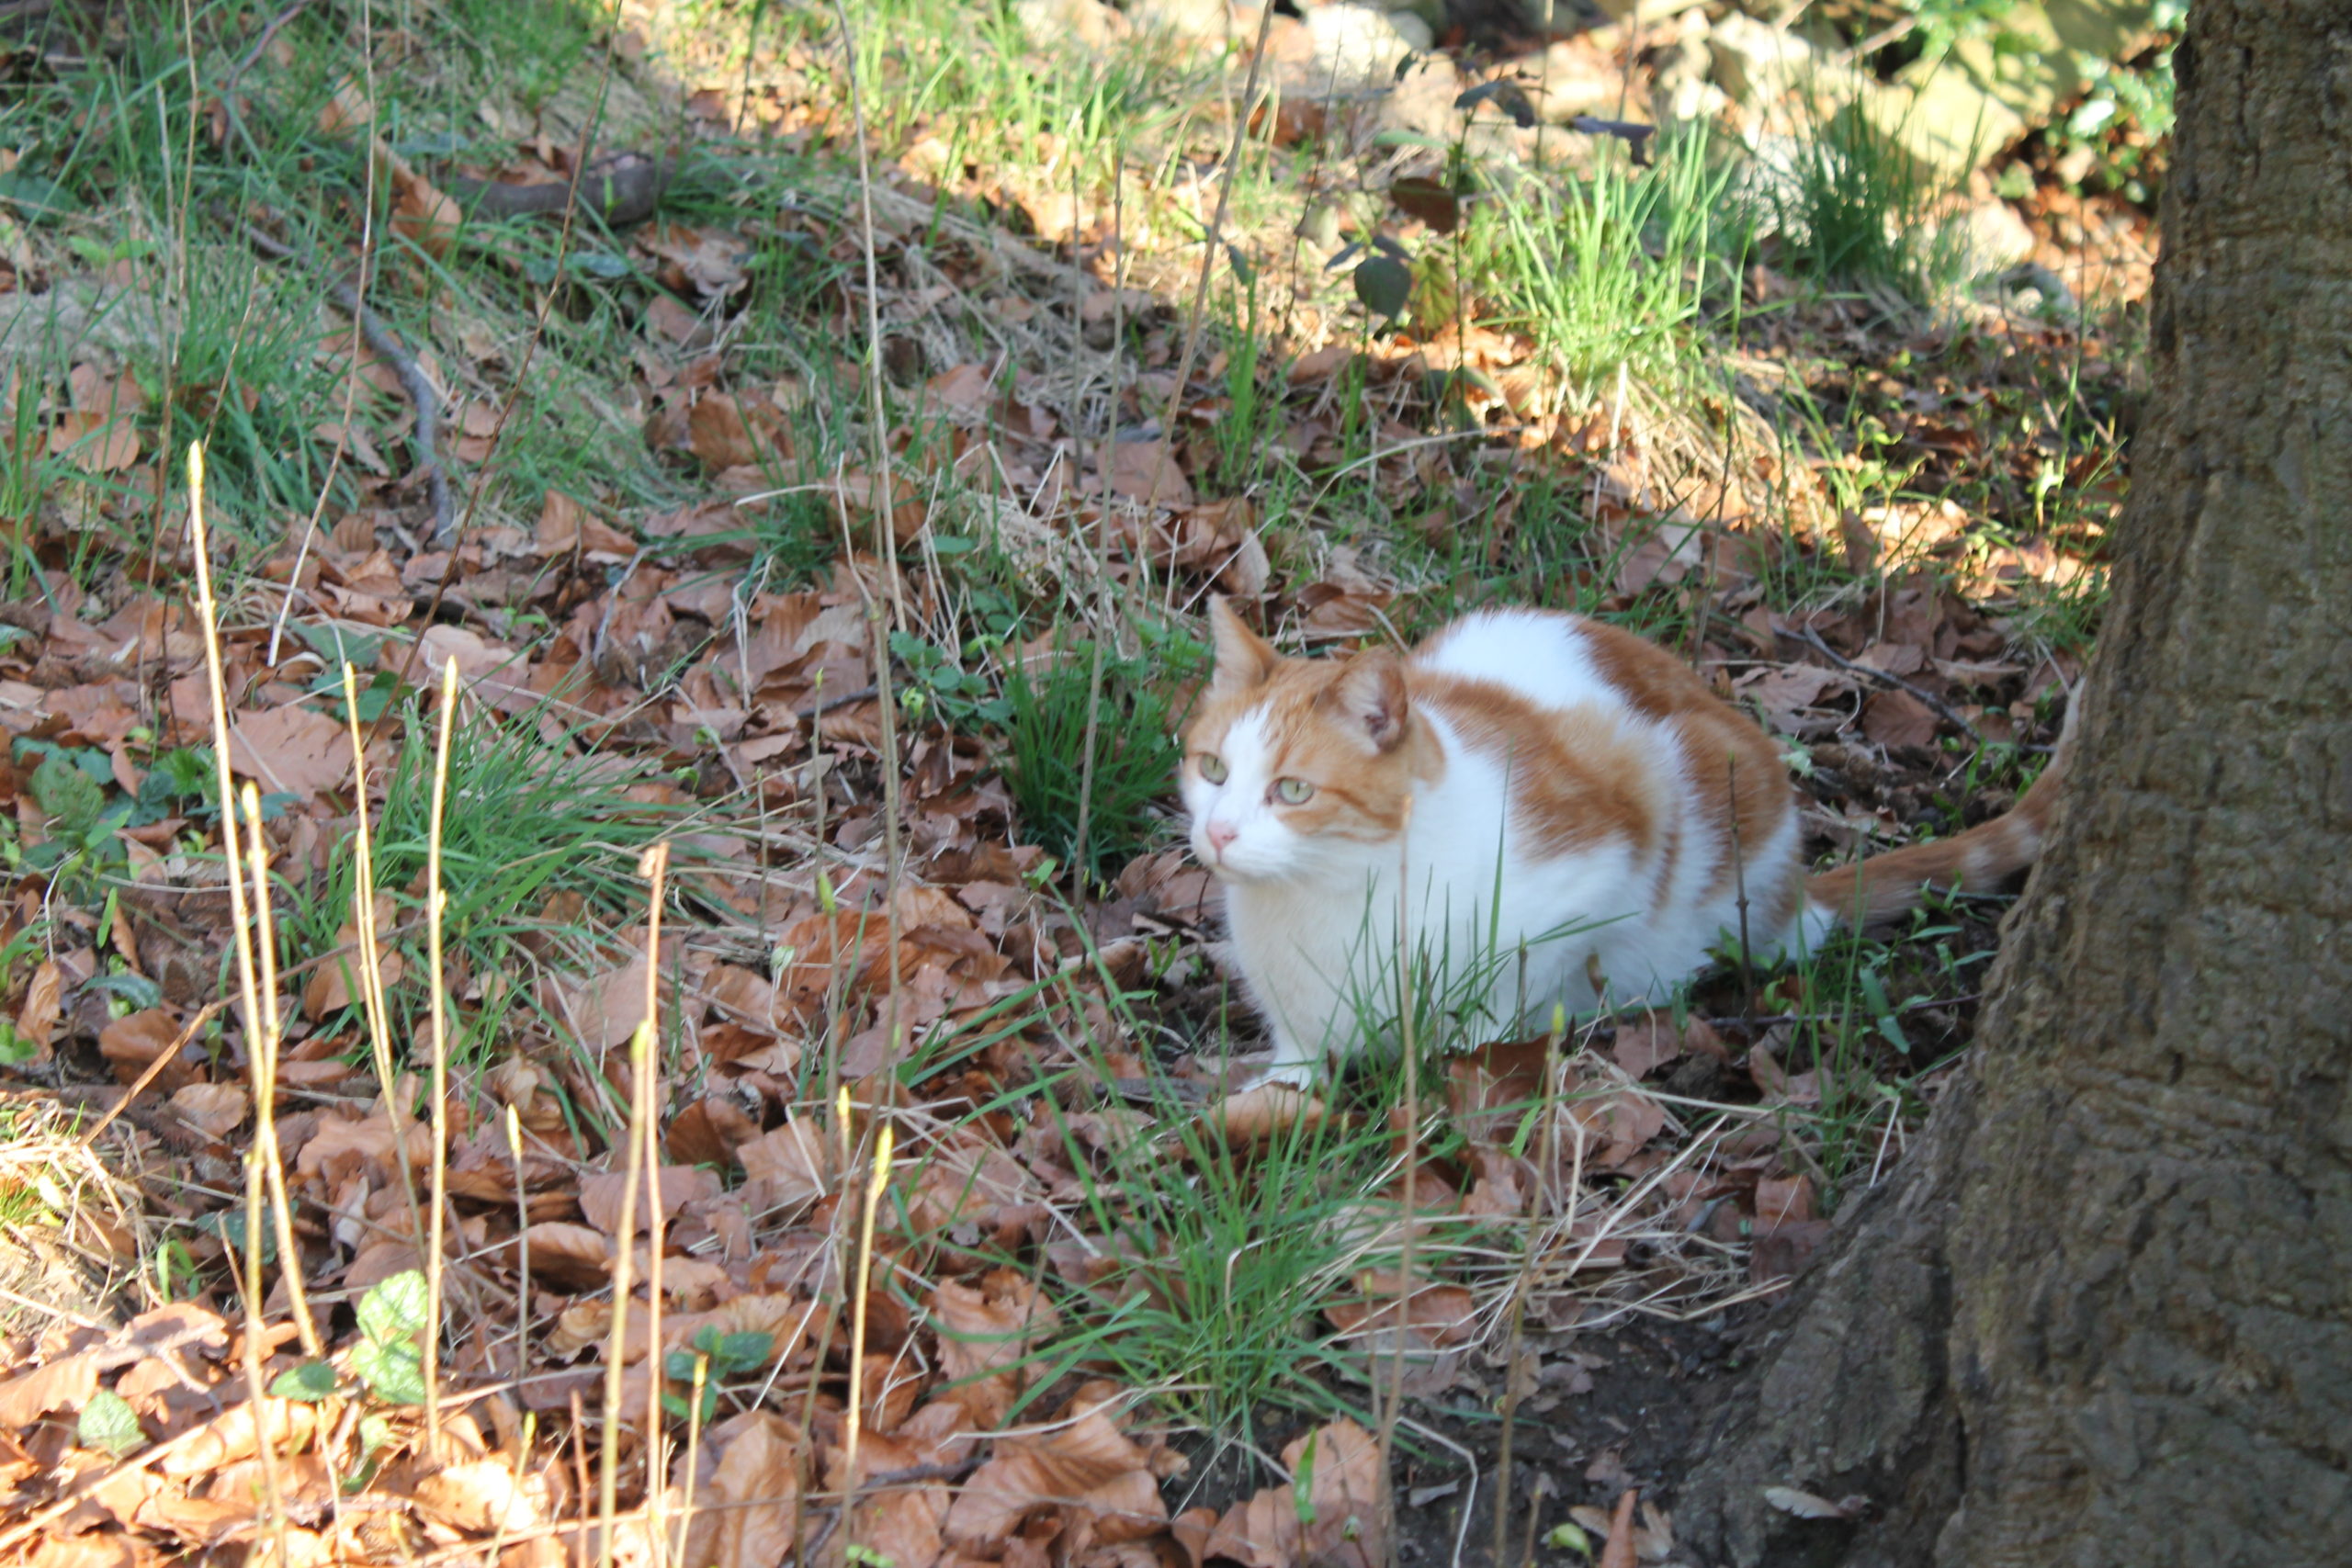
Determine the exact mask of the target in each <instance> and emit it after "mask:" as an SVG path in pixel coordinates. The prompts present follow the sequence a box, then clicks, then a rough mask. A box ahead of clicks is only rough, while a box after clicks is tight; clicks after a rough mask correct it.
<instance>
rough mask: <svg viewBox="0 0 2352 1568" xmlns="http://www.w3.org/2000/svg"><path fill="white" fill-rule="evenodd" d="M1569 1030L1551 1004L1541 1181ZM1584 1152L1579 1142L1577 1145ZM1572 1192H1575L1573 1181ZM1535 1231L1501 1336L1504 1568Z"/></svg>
mask: <svg viewBox="0 0 2352 1568" xmlns="http://www.w3.org/2000/svg"><path fill="white" fill-rule="evenodd" d="M1567 1032H1568V1010H1567V1009H1566V1007H1563V1006H1561V1005H1560V1004H1558V1003H1556V1002H1555V1003H1554V1004H1553V1006H1552V1027H1551V1030H1550V1031H1549V1032H1547V1033H1546V1034H1545V1035H1544V1078H1543V1083H1542V1087H1541V1088H1540V1089H1538V1090H1537V1098H1536V1114H1537V1115H1539V1116H1541V1117H1542V1118H1543V1127H1544V1139H1543V1143H1542V1145H1540V1153H1539V1155H1538V1169H1539V1171H1540V1172H1541V1175H1540V1176H1539V1178H1538V1180H1539V1183H1540V1181H1541V1180H1543V1179H1546V1178H1548V1177H1549V1176H1550V1175H1551V1172H1552V1161H1553V1159H1554V1157H1555V1156H1556V1155H1557V1154H1558V1152H1559V1111H1560V1104H1561V1095H1560V1092H1559V1082H1560V1042H1561V1040H1562V1038H1563V1037H1565V1036H1566V1033H1567ZM1579 1153H1581V1145H1579ZM1568 1190H1569V1191H1570V1193H1571V1194H1573V1193H1574V1192H1575V1190H1576V1188H1575V1186H1574V1184H1571V1185H1570V1187H1569V1189H1568ZM1534 1197H1535V1201H1536V1202H1537V1204H1538V1205H1539V1206H1540V1205H1541V1204H1542V1202H1543V1201H1544V1192H1543V1189H1542V1187H1541V1186H1540V1185H1539V1186H1538V1188H1537V1190H1536V1192H1535V1194H1534ZM1535 1240H1536V1235H1535V1232H1534V1230H1533V1228H1532V1227H1530V1229H1529V1232H1528V1236H1527V1249H1526V1251H1525V1252H1524V1253H1523V1254H1521V1258H1520V1264H1519V1280H1518V1282H1517V1283H1516V1284H1514V1285H1513V1286H1512V1287H1511V1292H1510V1328H1509V1330H1508V1332H1506V1333H1505V1335H1504V1337H1503V1408H1502V1427H1503V1429H1502V1436H1501V1438H1500V1439H1499V1440H1498V1443H1497V1444H1496V1448H1495V1546H1494V1552H1495V1559H1494V1568H1504V1561H1503V1553H1504V1552H1505V1551H1507V1550H1508V1549H1509V1545H1510V1462H1511V1452H1510V1450H1511V1438H1512V1436H1513V1434H1514V1433H1515V1432H1516V1431H1517V1429H1518V1426H1519V1401H1520V1396H1521V1394H1522V1393H1525V1392H1526V1388H1525V1379H1524V1377H1523V1376H1522V1375H1521V1370H1520V1348H1521V1345H1522V1344H1523V1343H1524V1337H1525V1334H1526V1329H1527V1290H1528V1284H1529V1281H1530V1280H1532V1279H1533V1278H1534V1274H1535V1252H1536V1247H1535Z"/></svg>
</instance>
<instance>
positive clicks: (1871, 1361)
mask: <svg viewBox="0 0 2352 1568" xmlns="http://www.w3.org/2000/svg"><path fill="white" fill-rule="evenodd" d="M2177 71H2178V76H2179V106H2180V118H2179V124H2178V129H2177V134H2176V141H2175V148H2174V161H2173V174H2172V178H2171V184H2170V186H2169V187H2168V188H2167V191H2166V194H2165V215H2164V250H2163V260H2162V262H2161V263H2160V265H2159V266H2158V268H2157V273H2156V282H2155V295H2154V305H2153V312H2152V320H2151V336H2152V349H2151V352H2152V371H2153V382H2154V390H2153V395H2152V398H2151V414H2150V419H2149V422H2148V424H2147V427H2146V428H2145V429H2144V431H2143V434H2141V436H2140V437H2139V440H2138V442H2137V444H2136V446H2135V447H2134V450H2133V453H2132V464H2133V478H2132V491H2131V499H2130V502H2128V504H2127V506H2126V508H2125V514H2124V517H2123V519H2122V522H2121V524H2120V527H2119V529H2118V547H2119V552H2120V558H2119V562H2118V567H2117V573H2116V592H2115V597H2114V600H2113V602H2112V604H2110V606H2109V611H2108V614H2107V618H2106V626H2105V631H2104V633H2103V635H2102V637H2101V640H2100V646H2099V650H2098V657H2097V659H2096V660H2095V661H2094V665H2093V669H2092V672H2091V677H2090V681H2089V684H2088V694H2087V701H2088V704H2089V706H2088V707H2087V709H2086V713H2085V716H2084V720H2083V724H2082V728H2081V730H2080V732H2079V735H2078V738H2077V739H2078V745H2079V751H2078V754H2077V756H2076V758H2075V768H2076V772H2075V775H2074V777H2073V778H2072V779H2071V780H2070V782H2069V784H2068V796H2067V799H2066V801H2065V803H2064V805H2063V806H2062V807H2061V809H2060V814H2059V820H2058V823H2057V827H2056V831H2055V833H2054V836H2053V839H2052V844H2051V846H2050V850H2049V852H2048V854H2047V855H2046V857H2045V859H2044V861H2043V863H2042V865H2041V870H2040V871H2039V872H2038V873H2037V874H2036V876H2035V879H2034V884H2033V886H2032V887H2031V888H2030V890H2029V892H2028V894H2027V897H2026V898H2025V900H2024V902H2023V903H2022V904H2021V905H2020V906H2019V908H2018V911H2017V913H2016V915H2015V917H2014V918H2013V919H2012V922H2011V926H2010V930H2009V932H2008V935H2007V942H2006V943H2005V947H2004V951H2003V953H2002V956H2001V958H2000V960H1999V962H1998V964H1997V965H1996V976H1995V978H1994V980H1993V987H1994V997H1993V999H1992V1000H1991V1001H1990V1002H1989V1003H1988V1005H1987V1008H1986V1010H1985V1022H1984V1027H1983V1030H1982V1032H1981V1035H1980V1042H1979V1043H1978V1045H1977V1048H1976V1051H1975V1054H1974V1058H1973V1066H1972V1068H1971V1072H1970V1075H1969V1076H1968V1077H1966V1078H1965V1080H1964V1081H1963V1082H1962V1084H1961V1085H1960V1086H1959V1087H1958V1088H1957V1089H1955V1090H1954V1092H1953V1093H1952V1094H1951V1096H1950V1097H1949V1098H1948V1099H1947V1100H1946V1101H1945V1103H1944V1104H1942V1105H1941V1106H1939V1108H1938V1110H1937V1112H1936V1116H1935V1120H1934V1122H1933V1124H1932V1125H1931V1127H1930V1129H1929V1131H1928V1135H1927V1137H1926V1138H1925V1139H1924V1140H1923V1142H1922V1145H1921V1146H1920V1148H1919V1151H1918V1153H1917V1156H1916V1158H1915V1159H1914V1161H1913V1162H1912V1163H1911V1164H1910V1165H1908V1166H1907V1167H1905V1168H1903V1169H1901V1170H1900V1171H1898V1173H1897V1175H1896V1176H1895V1178H1894V1179H1893V1180H1891V1181H1890V1182H1889V1183H1888V1184H1887V1186H1886V1187H1885V1188H1883V1189H1882V1190H1880V1191H1878V1192H1876V1193H1874V1194H1871V1195H1870V1196H1869V1197H1867V1198H1865V1199H1864V1200H1862V1201H1860V1202H1857V1203H1855V1204H1854V1205H1852V1206H1851V1208H1850V1210H1849V1213H1848V1214H1847V1215H1845V1216H1844V1217H1843V1219H1842V1222H1841V1224H1840V1226H1839V1229H1838V1234H1837V1236H1836V1238H1835V1239H1834V1241H1833V1244H1832V1246H1831V1247H1830V1249H1829V1253H1828V1256H1827V1257H1826V1259H1825V1260H1824V1261H1823V1262H1822V1263H1821V1264H1819V1265H1817V1266H1816V1267H1815V1269H1814V1270H1813V1272H1812V1273H1811V1274H1810V1275H1809V1276H1808V1278H1807V1279H1806V1280H1805V1281H1804V1283H1803V1285H1802V1287H1801V1289H1800V1291H1799V1292H1798V1294H1797V1297H1796V1299H1794V1300H1793V1301H1792V1303H1790V1304H1789V1307H1788V1309H1787V1310H1786V1311H1785V1312H1784V1314H1782V1315H1781V1317H1779V1318H1778V1319H1777V1320H1776V1324H1775V1326H1774V1328H1773V1330H1772V1331H1771V1332H1770V1335H1769V1337H1766V1338H1765V1339H1764V1340H1763V1341H1762V1342H1761V1343H1760V1345H1759V1348H1758V1359H1757V1361H1756V1363H1755V1365H1754V1366H1753V1367H1752V1369H1751V1371H1750V1373H1749V1382H1748V1383H1747V1385H1746V1387H1745V1388H1744V1389H1743V1390H1741V1391H1739V1392H1740V1393H1742V1394H1752V1395H1753V1396H1754V1397H1753V1398H1746V1397H1741V1398H1738V1399H1737V1400H1736V1402H1735V1403H1734V1404H1731V1405H1729V1406H1728V1407H1727V1408H1729V1409H1730V1411H1731V1416H1730V1419H1729V1421H1728V1424H1727V1425H1725V1426H1724V1427H1721V1428H1720V1429H1719V1430H1718V1431H1717V1432H1715V1433H1714V1434H1713V1437H1712V1438H1711V1439H1710V1440H1709V1441H1708V1442H1707V1444H1706V1445H1705V1450H1704V1452H1703V1453H1702V1456H1701V1458H1700V1461H1699V1462H1698V1464H1697V1466H1696V1468H1695V1470H1694V1472H1693V1473H1692V1476H1691V1481H1690V1483H1688V1485H1687V1486H1686V1488H1685V1490H1684V1494H1683V1506H1682V1508H1681V1510H1680V1514H1679V1524H1678V1531H1677V1533H1678V1534H1679V1535H1680V1536H1681V1537H1682V1538H1683V1539H1684V1540H1685V1541H1686V1542H1689V1543H1691V1545H1692V1546H1693V1547H1694V1548H1695V1549H1696V1550H1697V1551H1698V1552H1699V1553H1700V1555H1701V1557H1702V1561H1710V1562H1712V1561H1719V1560H1720V1561H1727V1562H1736V1563H1739V1564H1743V1565H1752V1564H1757V1563H1775V1564H1777V1563H1854V1564H1881V1563H1883V1564H1888V1565H1890V1568H1896V1565H1899V1568H1915V1565H1918V1564H1930V1563H1932V1564H1951V1565H1958V1564H2016V1565H2018V1568H2053V1565H2060V1564H2094V1563H2115V1564H2119V1565H2120V1564H2131V1565H2132V1568H2143V1565H2145V1564H2148V1563H2162V1562H2196V1563H2199V1564H2212V1563H2237V1562H2245V1563H2263V1564H2266V1565H2267V1564H2287V1563H2295V1564H2304V1563H2309V1564H2323V1563H2331V1564H2332V1563H2347V1562H2352V1096H2347V1093H2346V1085H2347V1079H2352V930H2347V926H2352V5H2346V4H2345V3H2343V0H2267V3H2257V0H2196V4H2195V5H2194V6H2192V7H2191V8H2190V12H2189V18H2188V38H2187V39H2186V41H2185V42H2184V43H2183V44H2182V46H2181V49H2180V51H2179V53H2178V56H2177ZM1775 1485H1786V1486H1793V1487H1798V1488H1801V1489H1803V1490H1804V1491H1807V1492H1811V1493H1814V1494H1816V1495H1822V1496H1826V1497H1830V1498H1840V1497H1843V1496H1847V1495H1861V1496H1864V1497H1867V1498H1868V1499H1869V1500H1870V1505H1871V1506H1870V1508H1869V1509H1868V1510H1867V1511H1865V1512H1864V1513H1863V1514H1862V1517H1860V1519H1858V1520H1856V1521H1853V1522H1839V1521H1814V1522H1807V1521H1801V1520H1798V1519H1795V1518H1793V1517H1790V1516H1789V1515H1786V1514H1783V1513H1779V1512H1776V1511H1774V1510H1772V1509H1771V1508H1770V1507H1769V1506H1767V1505H1766V1504H1765V1503H1764V1501H1763V1498H1762V1489H1763V1488H1765V1487H1767V1486H1775Z"/></svg>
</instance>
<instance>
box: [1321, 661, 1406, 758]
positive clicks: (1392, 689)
mask: <svg viewBox="0 0 2352 1568" xmlns="http://www.w3.org/2000/svg"><path fill="white" fill-rule="evenodd" d="M1329 700H1330V701H1331V702H1333V703H1335V704H1336V705H1338V706H1339V709H1340V712H1341V713H1343V714H1345V715H1346V716H1348V718H1349V719H1350V720H1351V721H1352V722H1353V723H1355V724H1356V725H1357V726H1358V727H1360V728H1362V729H1363V735H1364V738H1365V739H1368V740H1370V741H1371V742H1372V747H1373V750H1375V751H1388V750H1395V749H1396V747H1397V743H1398V742H1400V741H1402V740H1403V739H1405V716H1406V696H1405V664H1404V660H1400V659H1398V658H1397V656H1396V655H1395V654H1394V653H1392V652H1390V651H1389V650H1388V649H1385V648H1378V649H1371V650H1370V651H1368V652H1364V653H1359V654H1357V655H1355V656H1354V657H1353V658H1351V659H1350V660H1348V667H1347V669H1346V670H1345V671H1343V672H1341V674H1340V678H1339V680H1338V681H1336V682H1333V683H1332V684H1331V686H1330V688H1329Z"/></svg>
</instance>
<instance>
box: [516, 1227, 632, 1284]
mask: <svg viewBox="0 0 2352 1568" xmlns="http://www.w3.org/2000/svg"><path fill="white" fill-rule="evenodd" d="M523 1250H524V1251H525V1252H526V1253H527V1254H529V1256H530V1259H531V1274H532V1277H533V1278H534V1279H538V1278H545V1279H548V1280H554V1281H555V1282H556V1283H558V1284H560V1285H567V1286H570V1287H571V1289H573V1290H581V1291H593V1290H594V1289H596V1288H597V1287H598V1286H600V1285H602V1284H604V1283H605V1280H606V1279H607V1277H608V1276H610V1274H611V1273H612V1268H613V1244H612V1242H611V1240H610V1239H608V1238H607V1237H606V1236H605V1233H604V1232H602V1231H600V1230H594V1229H591V1228H590V1227H589V1226H587V1225H575V1224H569V1223H567V1222H565V1221H562V1220H542V1221H540V1222H539V1223H538V1224H535V1225H533V1226H531V1227H530V1228H529V1229H528V1230H526V1231H525V1232H524V1233H523Z"/></svg>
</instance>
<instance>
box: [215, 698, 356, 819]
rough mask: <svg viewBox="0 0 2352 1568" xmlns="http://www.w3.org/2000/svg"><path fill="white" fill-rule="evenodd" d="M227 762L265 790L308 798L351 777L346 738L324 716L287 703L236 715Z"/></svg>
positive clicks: (341, 730)
mask: <svg viewBox="0 0 2352 1568" xmlns="http://www.w3.org/2000/svg"><path fill="white" fill-rule="evenodd" d="M229 765H230V766H231V767H232V768H234V769H235V770H236V771H237V772H238V773H241V774H243V776H245V777H246V778H249V779H252V780H253V781H254V782H255V783H256V784H260V785H261V787H262V789H263V790H264V791H265V792H266V793H271V794H282V795H297V796H300V797H301V798H303V799H308V798H309V797H310V796H311V795H316V794H317V793H318V792H319V791H321V790H324V789H334V788H336V787H337V786H339V785H341V784H343V782H344V781H345V779H348V778H349V777H350V776H351V738H350V737H349V736H348V735H346V734H345V732H344V728H343V726H342V725H340V724H337V723H336V722H335V721H334V719H331V718H329V717H328V716H326V715H324V714H322V713H320V712H318V711H317V710H315V709H312V708H307V707H304V706H303V705H301V704H300V703H288V704H287V705H285V706H284V707H277V708H267V709H265V710H264V711H262V712H260V713H248V714H240V715H239V716H237V718H236V720H235V722H234V723H232V724H231V725H230V727H229Z"/></svg>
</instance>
